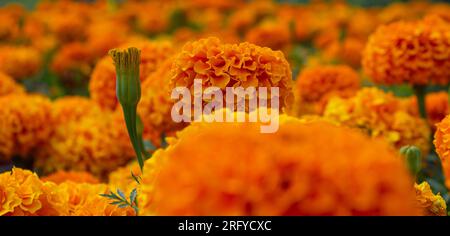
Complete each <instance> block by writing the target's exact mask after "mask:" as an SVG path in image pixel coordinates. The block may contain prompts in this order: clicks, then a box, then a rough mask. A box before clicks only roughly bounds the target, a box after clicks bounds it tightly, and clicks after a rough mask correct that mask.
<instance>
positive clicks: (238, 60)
mask: <svg viewBox="0 0 450 236" xmlns="http://www.w3.org/2000/svg"><path fill="white" fill-rule="evenodd" d="M194 79H201V80H202V83H203V87H204V89H205V88H206V87H211V86H215V87H218V88H220V89H221V90H222V92H224V91H225V88H226V87H238V86H242V87H244V88H247V87H250V86H253V87H267V88H268V89H270V88H271V87H279V94H280V95H279V96H280V108H283V107H288V106H290V105H291V103H292V100H293V96H292V86H293V82H292V75H291V69H290V66H289V64H288V62H287V61H286V59H285V57H284V55H283V53H282V52H280V51H273V50H271V49H270V48H264V47H259V46H256V45H253V44H250V43H241V44H224V43H221V42H220V40H219V39H218V38H215V37H210V38H205V39H201V40H198V41H194V42H188V43H186V44H185V45H184V47H183V49H182V50H181V52H180V53H178V54H177V55H176V56H175V59H174V61H173V66H172V78H171V81H170V86H171V88H175V87H179V86H181V87H187V88H189V89H191V90H192V89H193V85H194ZM205 102H206V101H205ZM224 104H225V97H224ZM267 104H270V101H268V102H267Z"/></svg>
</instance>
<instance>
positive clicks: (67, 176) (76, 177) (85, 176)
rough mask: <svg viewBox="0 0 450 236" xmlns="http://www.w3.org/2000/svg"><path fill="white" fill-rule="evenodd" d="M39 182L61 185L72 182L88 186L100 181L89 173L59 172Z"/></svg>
mask: <svg viewBox="0 0 450 236" xmlns="http://www.w3.org/2000/svg"><path fill="white" fill-rule="evenodd" d="M41 180H42V181H44V182H48V181H49V182H53V183H56V184H61V183H64V182H67V181H72V182H74V183H89V184H98V183H100V180H99V179H98V178H97V177H95V176H93V175H92V174H91V173H89V172H81V171H80V172H77V171H64V170H59V171H57V172H55V173H52V174H50V175H47V176H45V177H43V178H41Z"/></svg>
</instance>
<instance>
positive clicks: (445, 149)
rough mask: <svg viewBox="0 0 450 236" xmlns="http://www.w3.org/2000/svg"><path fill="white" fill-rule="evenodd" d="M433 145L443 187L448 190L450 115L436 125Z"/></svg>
mask: <svg viewBox="0 0 450 236" xmlns="http://www.w3.org/2000/svg"><path fill="white" fill-rule="evenodd" d="M433 143H434V147H435V148H436V153H437V154H438V155H439V157H440V158H441V162H442V169H443V172H444V175H445V185H446V186H447V188H450V157H449V156H450V115H447V116H446V117H445V118H444V119H443V120H442V121H441V122H440V123H438V124H437V125H436V132H435V133H434V141H433Z"/></svg>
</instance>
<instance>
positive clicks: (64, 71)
mask: <svg viewBox="0 0 450 236" xmlns="http://www.w3.org/2000/svg"><path fill="white" fill-rule="evenodd" d="M92 60H93V57H92V54H91V52H90V50H89V49H88V48H87V47H86V46H85V45H84V44H82V43H80V42H74V43H68V44H65V45H64V46H63V47H62V48H61V49H59V51H58V52H57V53H56V55H55V56H54V58H53V61H52V64H51V69H52V71H53V72H55V73H56V74H57V75H58V76H59V77H60V78H62V79H65V80H66V81H71V80H76V79H83V78H87V77H88V76H89V75H90V73H91V70H92V65H91V64H93V63H92ZM74 76H81V78H76V77H75V78H74Z"/></svg>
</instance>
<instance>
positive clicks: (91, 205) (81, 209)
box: [38, 181, 135, 216]
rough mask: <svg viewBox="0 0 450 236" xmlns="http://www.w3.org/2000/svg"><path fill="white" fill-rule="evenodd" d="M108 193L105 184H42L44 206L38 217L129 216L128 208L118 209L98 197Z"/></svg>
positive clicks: (129, 209) (132, 212) (69, 182)
mask: <svg viewBox="0 0 450 236" xmlns="http://www.w3.org/2000/svg"><path fill="white" fill-rule="evenodd" d="M108 192H109V189H108V186H107V185H105V184H89V183H75V182H72V181H68V182H64V183H61V184H55V183H52V182H45V183H44V193H45V195H44V198H43V199H42V201H43V203H44V206H43V207H42V209H41V210H40V211H39V212H38V214H39V215H43V216H50V215H60V216H131V215H134V214H135V213H134V211H133V209H131V208H130V207H126V208H119V207H118V206H116V205H111V204H110V202H111V200H109V199H107V198H105V197H102V196H100V194H106V193H108Z"/></svg>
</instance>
